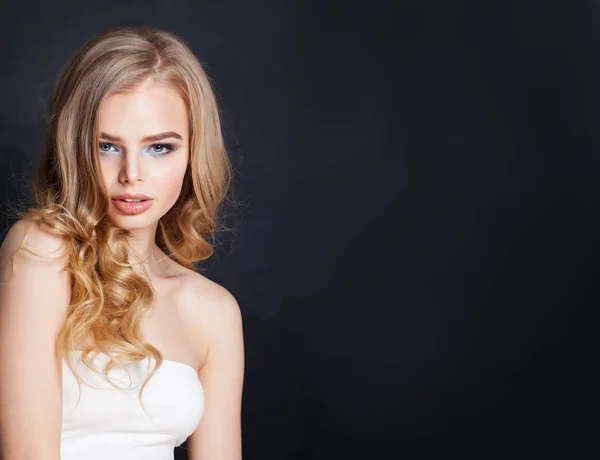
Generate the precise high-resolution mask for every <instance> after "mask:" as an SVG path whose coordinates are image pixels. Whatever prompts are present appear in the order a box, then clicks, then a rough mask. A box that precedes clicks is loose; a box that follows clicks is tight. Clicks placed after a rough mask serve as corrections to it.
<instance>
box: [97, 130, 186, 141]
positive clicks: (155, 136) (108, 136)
mask: <svg viewBox="0 0 600 460" xmlns="http://www.w3.org/2000/svg"><path fill="white" fill-rule="evenodd" d="M99 137H100V138H102V139H107V140H109V141H113V142H123V139H122V138H120V137H119V136H113V135H111V134H107V133H100V135H99ZM169 137H174V138H176V139H179V140H180V141H182V140H183V138H182V137H181V136H180V135H179V134H177V133H176V132H175V131H165V132H164V133H160V134H152V135H150V136H145V137H142V138H141V139H140V142H155V141H162V140H163V139H167V138H169Z"/></svg>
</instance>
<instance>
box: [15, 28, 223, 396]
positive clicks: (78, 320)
mask: <svg viewBox="0 0 600 460" xmlns="http://www.w3.org/2000/svg"><path fill="white" fill-rule="evenodd" d="M147 79H151V81H152V83H157V84H163V85H164V84H166V85H170V86H171V87H173V88H175V89H177V90H178V92H179V94H180V95H181V97H182V99H183V100H184V102H185V105H186V107H187V111H188V119H189V139H190V141H189V142H190V144H189V151H190V155H189V163H188V166H187V170H186V174H185V178H184V181H183V186H182V189H181V194H180V196H179V198H178V200H177V202H176V203H175V205H174V206H173V207H172V208H171V209H170V210H169V211H168V212H167V213H166V214H165V215H164V216H163V217H162V218H161V219H160V221H159V225H158V229H157V232H156V244H157V246H159V247H160V248H161V250H163V251H165V252H166V253H167V254H168V255H169V256H170V257H172V258H173V260H175V261H176V262H178V263H179V264H180V265H182V266H184V267H187V268H193V265H192V264H193V263H194V262H198V261H202V260H204V259H207V258H208V257H210V256H211V255H212V254H213V252H214V250H213V243H214V240H213V236H214V232H215V230H217V229H218V226H219V220H218V215H219V210H220V208H221V206H222V204H223V203H224V202H225V201H227V202H229V200H228V199H227V198H228V197H227V191H228V189H229V187H230V185H231V177H232V166H231V163H230V160H229V158H228V156H227V153H226V150H225V145H224V140H223V136H222V132H221V123H220V119H219V111H218V104H217V100H216V97H215V94H214V93H213V89H212V87H211V82H210V79H209V77H208V76H207V75H206V73H205V71H204V70H203V67H202V65H201V63H200V62H199V61H198V59H197V58H196V56H195V55H194V53H193V52H192V51H191V49H190V48H189V46H188V45H187V43H186V42H185V41H184V40H183V39H181V38H180V37H177V36H175V35H174V34H172V33H170V32H167V31H164V30H160V29H156V28H152V27H142V26H134V27H119V28H113V29H110V30H108V31H107V32H105V33H104V34H102V35H100V36H98V37H96V38H94V39H92V40H90V41H89V42H88V43H86V44H85V45H84V46H83V47H82V48H81V49H80V50H79V51H78V52H77V53H76V54H75V55H74V56H73V57H72V59H71V60H70V61H69V62H68V64H67V65H66V67H65V68H64V69H63V70H62V72H61V74H60V76H59V79H58V82H57V85H56V88H55V90H54V93H53V95H52V98H51V101H50V104H49V106H48V112H47V118H48V120H47V121H48V125H47V133H46V143H45V149H44V154H43V158H42V160H41V162H40V163H39V164H38V166H37V168H36V170H35V172H34V176H33V183H32V186H33V187H32V189H33V194H34V200H35V206H33V207H29V208H27V209H26V210H25V211H20V212H17V215H18V217H20V218H28V219H30V220H32V221H35V222H37V223H38V224H39V226H40V227H41V228H42V229H44V230H46V231H47V232H49V233H51V234H54V235H57V236H60V237H61V238H62V239H63V240H64V241H65V244H66V247H65V250H66V253H67V257H66V258H65V260H66V263H65V270H66V271H67V272H68V273H69V278H70V286H71V298H70V304H69V306H68V310H67V316H66V319H65V321H64V322H63V324H62V325H61V328H60V331H59V333H58V336H57V339H56V347H57V350H60V351H61V352H62V355H63V356H64V358H65V360H66V362H67V364H68V366H69V368H70V369H71V370H72V371H73V374H74V375H75V377H76V379H77V382H78V384H79V387H80V390H81V376H80V375H79V374H78V373H77V370H76V368H75V366H74V365H73V362H72V359H71V354H70V351H72V350H81V351H82V353H83V354H82V358H83V361H84V363H86V365H87V366H88V367H90V365H89V354H90V353H92V352H95V353H105V354H108V355H111V354H112V355H113V356H111V358H110V360H109V361H108V363H107V365H106V368H105V371H104V376H105V378H106V379H107V380H109V381H110V379H108V372H109V371H110V369H112V368H113V367H115V366H121V365H123V364H127V363H132V362H136V361H139V360H142V359H145V358H148V359H155V360H156V365H155V366H154V368H153V369H152V371H150V372H149V374H148V376H147V378H146V379H145V381H144V383H143V385H142V386H141V389H140V392H139V401H140V403H142V399H141V395H142V392H143V390H144V388H145V386H146V385H147V383H148V381H149V380H150V378H151V377H152V376H153V375H154V374H155V373H156V371H157V370H158V368H159V367H160V366H161V364H162V362H163V358H162V356H161V354H160V352H159V350H158V349H157V348H155V347H154V346H152V345H151V344H149V343H147V342H145V341H144V340H143V339H142V337H141V331H140V325H141V320H142V317H143V315H144V313H145V312H146V311H147V310H148V309H149V307H150V304H151V303H152V301H153V300H154V295H153V290H152V286H151V284H150V283H149V282H148V281H147V280H146V279H144V278H143V277H141V276H139V275H137V274H136V273H134V272H133V270H132V267H131V264H130V263H129V262H128V254H129V253H130V246H129V244H128V241H127V239H126V238H127V237H128V236H131V235H130V234H129V232H128V231H127V230H124V229H121V228H118V227H115V226H114V225H112V224H111V223H110V221H109V220H108V218H107V210H108V206H109V198H108V191H107V189H106V186H105V184H104V181H103V177H102V173H101V169H100V165H99V160H98V155H97V152H98V111H99V107H100V105H101V103H102V102H103V101H104V100H105V99H106V98H107V97H109V96H111V95H112V94H115V93H121V92H127V91H131V90H133V89H135V88H136V87H137V86H138V85H139V84H141V83H142V82H145V81H146V80H147ZM231 203H233V202H231ZM85 342H90V343H91V345H84V343H85ZM111 385H112V382H111ZM113 386H114V385H113ZM142 406H143V403H142Z"/></svg>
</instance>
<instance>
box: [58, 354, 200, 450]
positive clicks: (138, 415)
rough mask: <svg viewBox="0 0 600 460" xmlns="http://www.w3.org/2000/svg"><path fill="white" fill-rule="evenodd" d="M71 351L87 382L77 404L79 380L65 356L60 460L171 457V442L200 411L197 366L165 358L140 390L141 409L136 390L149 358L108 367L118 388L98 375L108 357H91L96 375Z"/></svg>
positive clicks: (191, 426) (188, 430)
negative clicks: (126, 364)
mask: <svg viewBox="0 0 600 460" xmlns="http://www.w3.org/2000/svg"><path fill="white" fill-rule="evenodd" d="M73 353H76V354H75V355H74V356H73V358H74V362H75V366H76V369H77V371H78V373H79V375H80V376H81V377H82V378H83V379H84V381H85V382H82V384H81V398H80V400H79V402H77V400H78V397H79V388H78V386H77V381H76V380H75V376H74V375H73V373H72V372H71V370H70V369H69V366H68V365H67V363H66V362H65V361H64V360H63V421H62V435H61V457H60V458H61V460H83V459H85V460H173V459H174V449H175V446H179V445H181V444H182V443H183V442H184V441H185V440H186V439H187V438H188V436H189V435H190V434H192V433H193V432H194V430H195V429H196V428H197V426H198V425H199V423H200V420H201V418H202V415H203V413H204V389H203V387H202V383H201V382H200V379H199V378H198V374H197V372H196V370H195V369H194V368H193V367H191V366H189V365H188V364H184V363H180V362H177V361H168V360H163V363H162V365H161V367H160V368H159V369H158V371H157V372H156V374H155V375H154V376H153V377H152V378H151V379H150V381H149V382H148V384H147V385H146V387H145V388H144V392H143V393H142V402H143V404H144V408H145V410H146V412H144V408H143V407H142V406H141V405H140V402H139V399H138V392H139V389H140V387H141V384H142V383H143V381H144V378H145V377H146V375H147V373H148V369H149V361H148V360H147V359H145V360H142V361H138V362H136V363H132V364H129V365H128V366H127V367H126V368H119V367H115V368H113V369H111V371H110V372H109V377H110V378H111V380H112V382H113V383H114V384H115V385H117V386H118V387H119V388H124V389H116V388H113V387H112V386H111V385H110V383H109V382H107V381H106V380H105V379H104V377H103V376H102V374H101V372H102V371H103V370H104V365H105V364H106V362H107V361H108V356H107V355H104V354H99V355H97V357H96V358H95V360H94V361H93V363H94V366H93V367H95V368H96V369H97V370H98V371H99V372H100V373H99V374H96V373H94V371H92V370H91V369H89V368H88V367H87V366H85V364H83V362H81V352H80V351H74V352H73ZM90 356H91V357H92V358H93V354H91V355H90ZM153 366H154V362H153Z"/></svg>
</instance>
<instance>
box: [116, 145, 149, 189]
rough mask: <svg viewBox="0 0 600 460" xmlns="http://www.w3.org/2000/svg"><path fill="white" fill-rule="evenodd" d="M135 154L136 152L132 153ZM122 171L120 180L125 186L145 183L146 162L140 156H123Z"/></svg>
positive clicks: (128, 154) (131, 154) (130, 154)
mask: <svg viewBox="0 0 600 460" xmlns="http://www.w3.org/2000/svg"><path fill="white" fill-rule="evenodd" d="M132 152H134V151H132ZM122 158H123V161H122V162H121V169H120V171H119V180H120V182H121V183H123V184H127V183H129V184H136V183H138V182H143V180H144V179H143V178H144V171H143V168H144V162H143V160H142V158H141V157H140V156H139V155H136V154H135V153H129V152H127V153H126V154H125V155H123V156H122Z"/></svg>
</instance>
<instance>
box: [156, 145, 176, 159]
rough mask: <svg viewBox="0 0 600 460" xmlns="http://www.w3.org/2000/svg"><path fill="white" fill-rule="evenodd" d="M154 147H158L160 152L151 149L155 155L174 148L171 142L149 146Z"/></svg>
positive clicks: (163, 153)
mask: <svg viewBox="0 0 600 460" xmlns="http://www.w3.org/2000/svg"><path fill="white" fill-rule="evenodd" d="M154 147H159V150H160V152H157V151H156V150H152V151H151V154H152V155H157V156H161V155H166V154H168V153H171V152H172V151H173V150H175V149H174V147H173V145H171V144H152V145H151V146H150V148H154Z"/></svg>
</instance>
